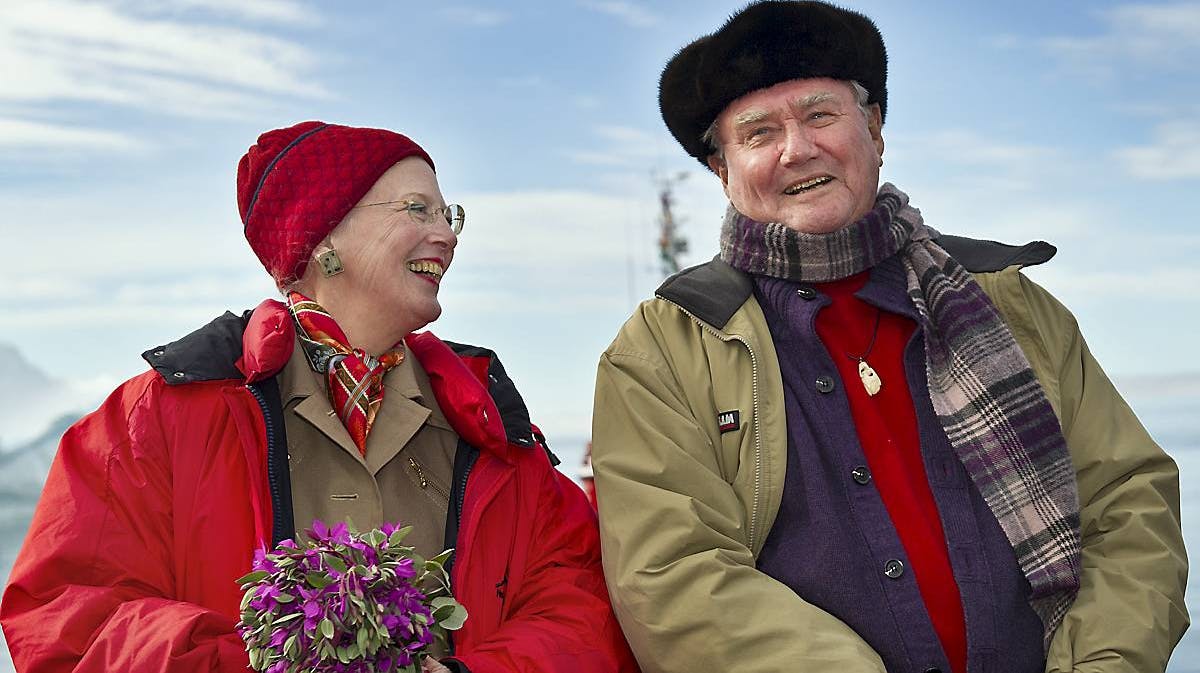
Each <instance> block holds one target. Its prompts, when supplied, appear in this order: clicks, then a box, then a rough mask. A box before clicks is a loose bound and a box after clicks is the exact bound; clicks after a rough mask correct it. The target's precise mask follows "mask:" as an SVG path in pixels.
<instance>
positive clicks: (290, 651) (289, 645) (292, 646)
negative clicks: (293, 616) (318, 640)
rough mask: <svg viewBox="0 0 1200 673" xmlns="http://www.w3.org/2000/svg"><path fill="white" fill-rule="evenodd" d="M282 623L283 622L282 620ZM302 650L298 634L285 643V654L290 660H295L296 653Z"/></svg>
mask: <svg viewBox="0 0 1200 673" xmlns="http://www.w3.org/2000/svg"><path fill="white" fill-rule="evenodd" d="M281 621H282V620H281ZM299 650H300V639H299V637H297V636H296V634H292V635H290V636H288V639H287V640H285V641H283V654H284V656H286V657H287V658H288V659H295V658H296V653H297V652H298V651H299Z"/></svg>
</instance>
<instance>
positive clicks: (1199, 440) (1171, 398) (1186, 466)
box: [0, 376, 1200, 673]
mask: <svg viewBox="0 0 1200 673" xmlns="http://www.w3.org/2000/svg"><path fill="white" fill-rule="evenodd" d="M1197 379H1200V377H1197ZM1118 384H1119V385H1120V387H1121V390H1122V393H1123V394H1124V395H1125V397H1126V399H1127V400H1128V401H1129V403H1130V405H1131V406H1132V407H1133V408H1134V409H1135V410H1136V411H1137V412H1138V415H1139V416H1140V417H1141V419H1142V422H1143V423H1144V424H1145V425H1146V427H1147V428H1149V430H1150V432H1151V434H1153V435H1154V437H1155V439H1156V440H1158V442H1159V443H1160V444H1161V445H1162V446H1163V447H1164V448H1165V449H1166V450H1167V451H1168V453H1170V454H1171V455H1172V456H1173V457H1174V458H1175V460H1176V462H1177V463H1178V465H1179V469H1180V481H1181V510H1182V520H1183V530H1184V538H1185V539H1186V541H1187V545H1188V550H1189V556H1190V557H1191V558H1200V382H1197V381H1193V380H1192V379H1191V378H1189V377H1182V376H1177V377H1156V378H1128V379H1122V380H1118ZM70 421H71V417H69V416H68V417H64V418H62V419H59V420H58V421H56V422H55V423H53V424H51V426H50V427H49V428H48V429H47V430H46V431H45V432H44V433H43V434H42V435H41V436H40V437H37V438H35V439H33V440H31V441H26V442H23V443H21V444H18V445H15V446H10V445H0V578H5V577H7V575H8V571H9V568H10V567H11V565H12V561H13V558H14V557H15V555H16V553H17V550H18V548H19V545H20V544H21V540H22V539H23V538H24V535H25V532H26V529H27V528H28V523H29V516H30V515H31V513H32V511H33V506H34V503H35V500H36V497H37V493H38V491H39V489H40V484H41V481H42V478H43V476H44V474H45V470H46V469H47V468H48V467H49V461H50V459H51V458H52V456H53V452H54V448H55V445H56V444H57V437H58V436H59V435H61V433H62V431H63V429H65V427H66V425H67V424H68V423H69V422H70ZM551 445H552V448H553V450H554V452H555V453H556V454H557V455H558V456H559V458H560V459H561V460H562V465H561V466H560V469H562V470H563V471H564V472H566V473H568V474H569V475H571V476H573V477H574V476H575V473H576V470H577V467H578V466H579V465H580V463H581V461H582V459H583V453H584V445H585V439H584V438H580V437H557V438H556V437H551ZM1197 574H1198V573H1193V574H1192V579H1190V580H1189V582H1188V605H1189V609H1190V611H1191V613H1192V614H1193V615H1195V614H1198V613H1200V586H1198V584H1200V580H1198V579H1196V575H1197ZM1167 670H1168V671H1169V672H1170V673H1200V629H1197V632H1196V633H1189V634H1187V635H1185V636H1184V638H1183V640H1182V641H1181V642H1180V644H1179V646H1178V648H1177V649H1176V650H1175V655H1174V657H1173V658H1172V660H1171V664H1170V666H1169V668H1168V669H1167ZM11 671H13V666H12V663H11V661H10V659H9V657H8V655H7V650H6V649H4V645H3V642H2V641H0V673H10V672H11Z"/></svg>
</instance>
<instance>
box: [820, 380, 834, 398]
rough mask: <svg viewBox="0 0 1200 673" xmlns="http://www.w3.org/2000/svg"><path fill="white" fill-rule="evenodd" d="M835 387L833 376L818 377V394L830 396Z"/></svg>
mask: <svg viewBox="0 0 1200 673" xmlns="http://www.w3.org/2000/svg"><path fill="white" fill-rule="evenodd" d="M834 387H835V385H834V382H833V377H832V376H818V377H817V392H820V393H824V394H829V393H832V392H833V389H834Z"/></svg>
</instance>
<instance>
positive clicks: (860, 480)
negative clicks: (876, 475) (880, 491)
mask: <svg viewBox="0 0 1200 673" xmlns="http://www.w3.org/2000/svg"><path fill="white" fill-rule="evenodd" d="M850 478H851V479H853V480H854V483H856V484H858V485H860V486H866V485H867V484H869V483H871V471H870V470H868V469H867V466H866V465H859V466H857V467H855V468H854V469H853V470H850Z"/></svg>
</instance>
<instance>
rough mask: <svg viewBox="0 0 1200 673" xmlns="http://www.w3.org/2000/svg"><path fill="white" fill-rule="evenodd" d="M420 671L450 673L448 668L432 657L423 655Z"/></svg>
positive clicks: (423, 672) (422, 672)
mask: <svg viewBox="0 0 1200 673" xmlns="http://www.w3.org/2000/svg"><path fill="white" fill-rule="evenodd" d="M421 673H450V669H448V668H446V667H445V666H443V665H442V662H440V661H438V660H437V659H434V658H433V657H425V658H424V659H423V660H421Z"/></svg>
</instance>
